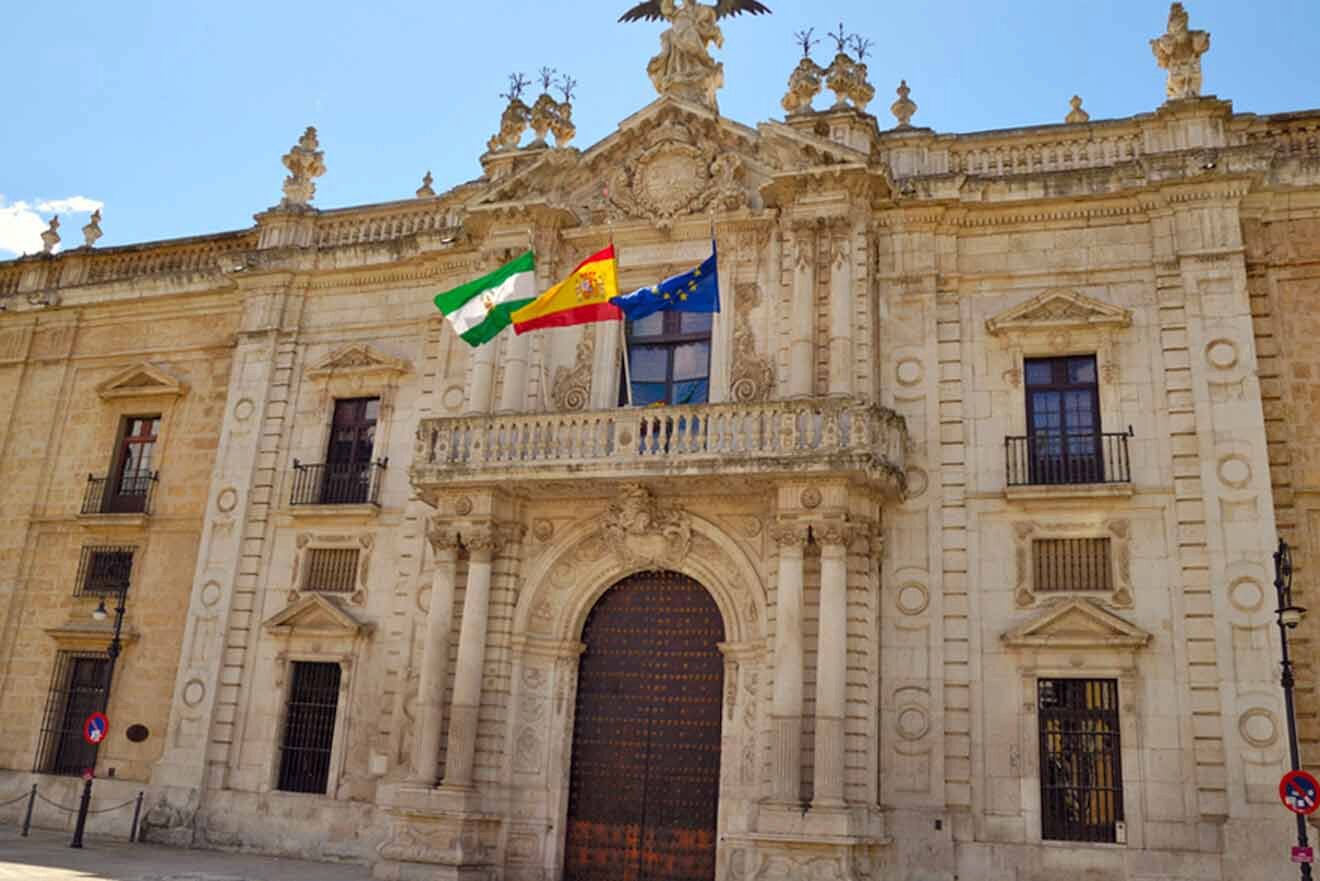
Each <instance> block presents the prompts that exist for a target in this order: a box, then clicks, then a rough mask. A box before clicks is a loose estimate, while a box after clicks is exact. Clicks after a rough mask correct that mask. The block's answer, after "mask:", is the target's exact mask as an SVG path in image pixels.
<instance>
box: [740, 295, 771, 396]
mask: <svg viewBox="0 0 1320 881" xmlns="http://www.w3.org/2000/svg"><path fill="white" fill-rule="evenodd" d="M760 302H761V292H760V289H759V288H758V287H757V286H756V285H755V284H750V283H748V284H740V285H738V287H737V294H736V296H735V298H734V304H735V305H734V327H733V376H732V377H731V380H730V382H731V385H730V389H729V392H730V396H731V397H732V398H733V400H735V401H737V402H739V403H743V404H747V403H752V402H754V401H768V400H769V399H770V395H771V394H772V392H773V391H774V385H775V369H774V367H773V366H772V365H771V363H770V359H769V358H767V357H765V356H764V355H762V354H760V353H759V352H758V351H757V349H756V336H755V334H754V333H753V332H752V317H751V316H752V310H754V309H755V308H756V307H757V305H759V304H760Z"/></svg>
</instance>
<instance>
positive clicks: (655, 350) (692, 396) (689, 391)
mask: <svg viewBox="0 0 1320 881" xmlns="http://www.w3.org/2000/svg"><path fill="white" fill-rule="evenodd" d="M711 321H712V314H711V313H709V312H656V313H654V314H652V315H648V316H647V317H646V318H643V319H642V320H640V321H630V322H628V328H627V336H628V372H629V374H630V376H631V378H632V402H633V404H634V405H635V406H638V407H643V406H646V405H647V404H704V403H706V401H707V400H708V399H709V395H710V329H711ZM620 385H621V386H622V383H621V384H620ZM627 400H628V398H627V389H622V391H621V393H620V395H619V403H621V404H623V403H626V402H627Z"/></svg>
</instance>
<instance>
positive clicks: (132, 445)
mask: <svg viewBox="0 0 1320 881" xmlns="http://www.w3.org/2000/svg"><path fill="white" fill-rule="evenodd" d="M159 434H160V417H159V416H126V417H124V421H123V423H122V425H121V427H120V431H119V445H118V448H117V449H116V450H115V458H114V464H113V466H112V468H111V472H110V477H109V480H108V484H107V488H106V498H105V508H104V510H105V513H113V514H134V513H141V512H143V511H145V510H146V508H147V496H148V494H149V493H150V491H151V483H152V480H153V479H154V475H155V456H156V439H157V437H158V435H159Z"/></svg>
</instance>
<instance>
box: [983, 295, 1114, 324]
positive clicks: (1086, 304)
mask: <svg viewBox="0 0 1320 881" xmlns="http://www.w3.org/2000/svg"><path fill="white" fill-rule="evenodd" d="M1131 323H1132V313H1131V312H1130V311H1129V310H1127V309H1124V308H1122V307H1120V306H1112V305H1110V304H1109V303H1103V302H1101V301H1099V300H1095V299H1092V298H1091V297H1088V296H1086V295H1084V294H1080V293H1078V292H1077V291H1073V290H1066V289H1062V288H1055V289H1053V290H1048V291H1045V293H1043V294H1040V295H1038V296H1035V297H1032V298H1031V299H1030V300H1027V301H1026V302H1025V303H1022V304H1019V305H1017V306H1014V307H1013V308H1011V309H1008V310H1006V311H1004V312H1000V313H999V314H998V315H996V316H994V317H993V318H990V319H989V320H987V321H986V323H985V326H986V329H987V330H989V331H990V333H993V334H1001V333H1011V332H1015V331H1016V332H1026V331H1055V330H1073V329H1082V328H1089V327H1109V328H1119V327H1127V326H1128V325H1130V324H1131Z"/></svg>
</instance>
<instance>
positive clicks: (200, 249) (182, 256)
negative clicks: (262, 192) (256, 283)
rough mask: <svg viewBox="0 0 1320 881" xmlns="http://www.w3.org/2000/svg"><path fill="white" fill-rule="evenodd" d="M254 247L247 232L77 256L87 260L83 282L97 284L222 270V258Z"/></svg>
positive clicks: (251, 238) (79, 254) (77, 254)
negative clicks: (152, 276)
mask: <svg viewBox="0 0 1320 881" xmlns="http://www.w3.org/2000/svg"><path fill="white" fill-rule="evenodd" d="M253 244H254V237H253V236H252V235H251V234H250V233H246V232H244V233H239V234H232V235H229V236H225V237H218V236H217V237H212V238H210V239H207V240H205V241H198V242H191V243H173V242H170V243H166V244H164V245H160V246H150V245H148V246H143V247H129V248H115V249H107V250H104V251H93V252H82V253H77V252H75V254H76V256H78V257H82V258H83V259H86V260H87V270H86V274H85V276H84V278H83V279H82V283H84V284H96V283H97V282H103V281H110V280H112V279H118V278H140V277H143V276H149V275H165V274H176V273H191V272H213V271H220V270H221V269H222V268H223V267H222V264H221V258H223V257H224V256H225V255H228V254H233V253H236V252H238V251H243V250H246V249H248V248H251V247H252V245H253Z"/></svg>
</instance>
